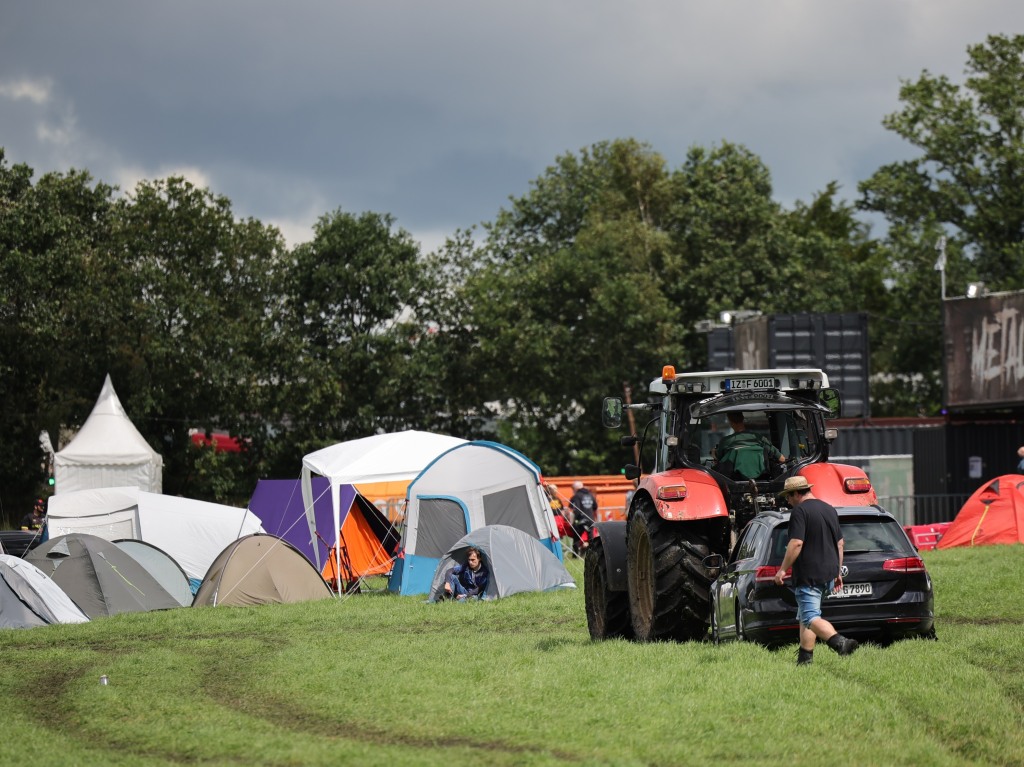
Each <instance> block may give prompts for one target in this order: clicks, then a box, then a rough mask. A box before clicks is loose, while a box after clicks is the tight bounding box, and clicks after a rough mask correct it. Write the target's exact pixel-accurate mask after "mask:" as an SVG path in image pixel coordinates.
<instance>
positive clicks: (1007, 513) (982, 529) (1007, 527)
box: [939, 474, 1024, 549]
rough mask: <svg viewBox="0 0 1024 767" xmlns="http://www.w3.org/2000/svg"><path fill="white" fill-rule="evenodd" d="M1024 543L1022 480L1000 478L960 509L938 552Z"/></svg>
mask: <svg viewBox="0 0 1024 767" xmlns="http://www.w3.org/2000/svg"><path fill="white" fill-rule="evenodd" d="M994 543H1024V476H1022V475H1020V474H1004V475H1003V476H1001V477H996V478H995V479H993V480H992V481H991V482H987V483H986V484H984V485H982V486H981V487H979V488H978V489H977V490H975V491H974V494H973V495H972V496H971V497H970V498H968V499H967V502H966V503H965V504H964V505H963V507H962V508H961V509H960V512H959V513H958V514H957V515H956V519H954V520H953V524H952V525H950V526H949V529H948V530H947V531H946V533H945V535H943V536H942V540H940V541H939V548H940V549H949V548H952V547H954V546H987V545H990V544H994Z"/></svg>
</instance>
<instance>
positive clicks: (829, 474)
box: [800, 463, 878, 508]
mask: <svg viewBox="0 0 1024 767" xmlns="http://www.w3.org/2000/svg"><path fill="white" fill-rule="evenodd" d="M800 474H802V475H803V476H805V477H807V481H808V482H809V483H810V484H811V485H813V486H814V489H813V490H812V491H811V492H813V493H814V497H815V498H818V499H820V500H822V501H825V503H830V504H832V505H833V506H835V507H836V508H840V507H843V506H873V505H875V504H876V503H878V495H877V494H876V492H875V489H874V487H872V485H871V481H870V480H869V479H868V476H867V474H865V473H864V470H863V469H861V468H860V467H857V466H849V465H847V464H843V463H812V464H809V465H808V466H804V467H803V468H802V469H800Z"/></svg>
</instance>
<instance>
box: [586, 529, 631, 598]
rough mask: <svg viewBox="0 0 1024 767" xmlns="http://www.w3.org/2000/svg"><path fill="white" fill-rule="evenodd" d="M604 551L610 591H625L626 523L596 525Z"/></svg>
mask: <svg viewBox="0 0 1024 767" xmlns="http://www.w3.org/2000/svg"><path fill="white" fill-rule="evenodd" d="M594 530H595V531H596V532H597V536H598V537H599V538H600V539H601V545H602V548H603V549H604V561H605V572H606V573H607V581H608V582H607V586H608V590H609V591H625V590H626V589H627V588H628V586H629V583H628V579H627V575H626V523H625V522H599V523H598V524H596V525H594Z"/></svg>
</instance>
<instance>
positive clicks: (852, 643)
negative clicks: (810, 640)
mask: <svg viewBox="0 0 1024 767" xmlns="http://www.w3.org/2000/svg"><path fill="white" fill-rule="evenodd" d="M827 644H828V646H829V647H831V648H832V649H833V650H835V651H836V654H837V655H853V653H854V650H856V649H857V648H858V647H859V646H860V642H858V641H857V640H856V639H850V638H849V637H844V636H842V635H841V634H835V635H834V636H832V637H830V638H829V640H828V643H827Z"/></svg>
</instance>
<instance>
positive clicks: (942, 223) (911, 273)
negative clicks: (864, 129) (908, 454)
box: [859, 35, 1024, 414]
mask: <svg viewBox="0 0 1024 767" xmlns="http://www.w3.org/2000/svg"><path fill="white" fill-rule="evenodd" d="M966 75H967V76H966V78H965V80H964V83H963V85H957V84H955V83H953V82H951V81H950V80H949V79H948V78H947V77H946V76H944V75H939V76H935V75H932V74H930V73H929V72H927V71H925V72H923V73H922V75H921V76H920V77H919V78H918V79H917V80H916V81H913V82H910V81H908V82H904V83H903V84H902V87H901V89H900V101H901V102H903V108H902V109H901V110H900V111H898V112H895V113H893V114H890V115H888V116H887V117H885V118H884V120H883V125H885V127H886V128H888V129H889V130H891V131H893V132H895V133H896V134H898V135H899V136H900V137H902V138H903V139H905V140H906V141H908V142H909V143H910V144H911V145H913V146H914V147H915V148H917V149H918V150H920V153H919V155H918V156H916V157H914V158H912V159H909V160H905V161H902V162H895V163H891V164H889V165H885V166H883V167H882V168H880V169H879V170H878V171H877V172H876V173H874V174H873V175H872V176H871V177H870V178H869V179H867V180H866V181H864V182H862V183H861V184H860V187H859V188H860V192H861V199H860V201H859V206H860V207H861V208H862V209H865V210H870V211H876V212H879V213H882V214H883V215H884V216H885V218H886V219H887V221H888V224H889V227H888V233H887V236H886V242H885V247H886V249H887V250H888V252H889V253H890V254H891V255H890V259H889V268H888V270H887V273H886V277H887V280H888V283H889V285H890V286H891V290H890V298H891V302H892V305H893V306H894V307H897V308H896V309H894V310H893V314H892V315H890V319H891V326H890V327H889V328H888V332H887V334H886V337H885V339H884V341H883V344H884V348H885V354H886V356H887V359H886V363H885V369H886V371H887V372H889V373H890V374H891V375H892V376H894V378H893V379H892V384H891V385H890V386H889V387H888V389H889V391H887V392H886V391H884V390H885V389H886V388H887V387H886V386H885V385H884V383H883V384H881V385H880V386H879V391H880V394H881V397H882V401H883V406H882V411H883V412H886V413H889V412H899V413H900V414H908V413H907V411H908V410H909V409H910V408H916V407H918V406H920V408H921V409H923V410H924V411H926V412H937V410H938V408H939V406H940V403H941V373H940V370H941V365H942V364H943V363H942V348H941V343H942V330H941V328H942V316H941V301H940V300H939V298H938V297H939V295H940V290H941V289H940V285H939V280H940V274H939V273H937V272H936V271H935V269H934V264H935V261H936V257H937V253H936V249H935V248H936V245H937V244H938V243H939V241H940V240H941V239H943V238H944V239H945V242H946V243H947V245H946V249H947V260H946V275H947V280H948V282H949V284H950V285H951V286H955V287H954V288H953V291H955V292H957V293H959V291H960V290H961V289H962V287H963V286H964V285H965V284H966V282H968V281H969V280H976V279H981V280H983V281H985V282H986V283H987V284H988V286H989V288H990V289H995V290H1019V289H1022V288H1024V90H1022V89H1021V87H1020V84H1021V82H1022V81H1024V35H1016V36H1005V35H991V36H989V37H988V38H987V39H986V41H985V42H984V43H982V44H978V45H972V46H969V47H968V48H967V66H966ZM929 297H931V298H929ZM897 312H900V313H899V314H897ZM911 412H913V411H911Z"/></svg>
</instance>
